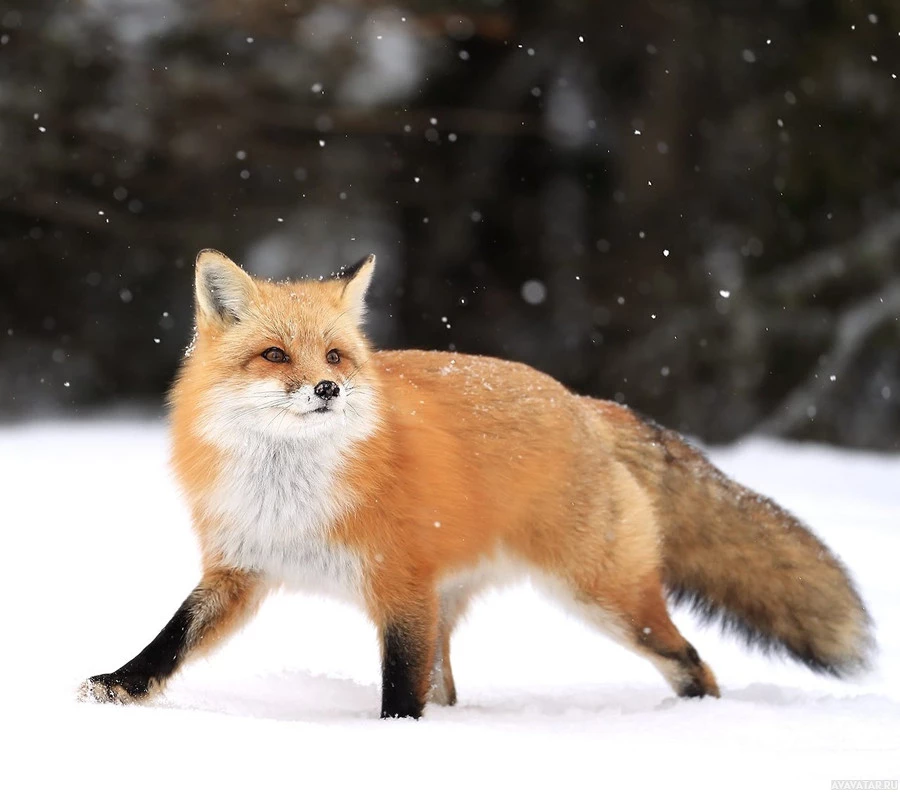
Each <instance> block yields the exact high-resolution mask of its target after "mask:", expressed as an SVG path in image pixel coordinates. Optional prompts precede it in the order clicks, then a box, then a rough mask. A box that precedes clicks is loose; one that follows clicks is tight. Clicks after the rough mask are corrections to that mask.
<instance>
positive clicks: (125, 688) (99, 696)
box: [78, 672, 154, 704]
mask: <svg viewBox="0 0 900 792" xmlns="http://www.w3.org/2000/svg"><path fill="white" fill-rule="evenodd" d="M153 687H154V685H153V684H152V680H149V679H147V677H145V676H140V675H137V674H120V673H118V672H113V673H112V674H98V675H97V676H92V677H91V678H90V679H88V680H85V681H84V682H83V683H82V685H81V687H80V688H78V699H79V701H99V702H102V703H112V704H136V703H137V702H140V701H143V700H145V699H146V698H147V697H148V696H149V695H150V694H151V693H152V692H153Z"/></svg>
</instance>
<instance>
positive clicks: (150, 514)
mask: <svg viewBox="0 0 900 792" xmlns="http://www.w3.org/2000/svg"><path fill="white" fill-rule="evenodd" d="M713 457H714V459H715V460H716V461H717V462H718V463H719V464H720V465H721V466H722V467H723V468H724V469H725V470H726V472H728V473H730V474H732V475H734V476H735V477H737V478H738V479H740V480H741V481H743V482H745V483H747V484H749V485H751V486H754V487H756V488H757V489H759V490H761V491H762V492H764V493H766V494H767V495H771V496H773V497H775V498H776V499H778V500H780V501H781V502H783V503H784V504H785V505H786V506H788V507H789V508H791V509H792V510H794V511H795V512H796V513H798V514H799V515H800V516H801V517H803V518H805V519H806V520H807V521H808V522H809V523H810V524H811V525H812V526H813V527H814V528H815V530H816V531H817V532H818V533H819V535H820V536H822V537H823V538H824V539H825V541H826V542H828V543H829V544H830V545H831V546H832V547H833V548H834V549H835V550H836V551H837V552H838V553H839V554H840V555H841V556H842V557H843V559H844V560H845V562H846V563H847V565H848V566H849V567H850V569H851V570H852V571H853V573H854V574H855V576H856V578H857V580H858V582H859V583H860V585H861V588H862V591H863V594H864V596H865V598H866V600H867V601H868V603H869V605H870V607H871V610H872V613H873V616H874V618H875V621H876V623H877V637H878V640H879V644H880V654H879V661H878V666H877V668H876V669H875V670H874V672H872V673H871V674H869V675H868V676H867V677H865V678H864V679H862V680H859V681H854V682H839V681H836V680H831V679H824V678H821V677H817V676H815V675H813V674H812V673H811V672H809V671H807V670H806V669H804V668H801V667H798V666H795V665H789V664H787V663H784V662H782V661H777V660H771V659H767V658H765V657H762V656H760V655H758V654H749V653H747V652H746V651H745V650H744V649H743V648H741V647H740V646H739V645H738V644H737V643H736V642H734V641H731V640H729V639H725V638H722V637H720V636H719V635H718V633H717V632H716V631H715V630H713V629H707V628H703V627H700V626H698V625H697V624H696V623H695V622H694V621H693V620H692V618H691V617H690V616H689V615H688V614H687V613H685V612H676V614H675V620H676V622H677V623H678V624H679V625H680V626H681V627H682V629H683V631H684V633H685V634H686V635H687V636H688V637H689V639H690V640H691V641H693V643H694V644H695V645H696V646H697V648H698V649H699V651H700V653H701V655H702V656H703V657H704V659H706V660H707V662H709V663H710V665H711V666H712V668H713V669H714V671H715V672H716V674H717V675H718V678H719V682H720V684H721V686H722V693H723V697H722V699H721V700H718V701H714V700H702V701H697V700H689V701H682V700H678V699H676V698H674V697H673V695H672V693H671V692H670V690H669V689H668V688H667V687H666V685H665V683H664V682H663V680H662V678H661V677H660V676H659V675H658V674H657V672H656V671H655V670H654V669H653V667H652V666H651V665H650V664H649V663H647V662H646V661H645V660H642V659H640V658H638V657H635V656H632V655H630V654H629V653H627V652H626V651H624V650H623V649H620V648H619V647H617V646H615V645H614V644H612V643H611V642H609V641H608V640H607V639H605V638H603V637H601V636H599V635H596V634H594V633H592V632H591V631H590V630H589V629H588V628H587V627H585V626H584V625H582V624H581V623H579V622H576V621H573V620H571V619H570V618H569V617H567V616H566V615H565V614H563V613H562V612H560V611H558V610H557V609H556V608H555V607H554V606H553V605H551V604H549V603H546V602H544V601H542V600H541V599H540V598H539V597H538V596H537V595H536V594H535V593H534V592H532V591H531V590H530V589H528V588H526V587H520V588H515V589H510V590H507V591H503V592H500V593H496V594H491V595H489V596H487V597H486V598H485V599H484V600H483V601H482V602H481V603H480V604H479V606H478V607H477V608H475V610H474V612H473V613H472V615H471V617H470V618H469V620H468V622H467V623H466V624H465V625H464V627H463V628H461V629H460V631H459V633H458V635H457V636H456V637H455V639H454V645H453V665H454V670H455V675H456V681H457V686H458V689H459V696H460V703H459V705H458V706H457V707H455V708H453V709H443V708H439V707H429V709H428V710H427V712H426V717H425V718H424V719H423V720H421V721H419V722H412V721H394V722H382V721H380V720H378V718H377V712H378V705H379V690H378V650H377V646H376V642H375V634H374V630H373V628H372V627H371V626H370V625H369V624H368V623H367V622H366V620H365V619H364V618H363V617H362V616H361V615H360V614H358V613H356V612H355V611H353V610H352V609H350V608H348V607H347V606H345V605H342V604H338V603H335V602H330V601H327V600H319V599H311V598H306V597H301V596H299V595H283V596H281V595H279V596H277V597H275V598H273V599H272V600H270V601H269V602H268V603H267V604H266V605H265V606H264V607H263V610H262V611H261V612H260V614H259V616H258V618H257V619H256V620H255V621H254V622H253V623H252V624H251V625H250V626H249V627H248V628H247V629H246V630H245V631H244V632H243V633H241V634H240V635H239V636H237V637H236V638H235V639H234V640H233V641H232V642H231V643H230V644H228V645H227V646H226V647H225V648H223V649H222V650H221V651H220V652H218V653H217V654H215V655H213V656H212V657H211V658H210V659H208V660H204V661H200V662H199V663H197V664H195V665H192V666H189V667H188V668H187V669H186V670H185V671H184V672H183V673H182V675H181V676H180V677H178V678H177V679H176V680H175V681H174V682H173V683H172V684H171V686H170V687H169V689H168V692H167V695H166V697H165V700H164V701H161V702H158V703H155V704H153V705H152V706H145V707H132V708H128V707H115V706H109V705H107V706H101V705H91V704H82V703H78V702H76V700H75V689H76V687H77V685H78V683H79V682H80V681H81V680H82V679H83V678H84V677H86V676H87V675H89V674H94V673H99V672H104V671H111V670H113V669H115V668H116V667H118V666H119V665H120V664H121V663H122V662H124V661H125V660H127V659H128V658H130V657H131V656H132V655H133V654H135V653H136V652H137V651H138V650H139V649H141V648H142V647H143V646H144V645H145V644H146V643H147V642H148V641H149V640H150V639H151V638H152V637H153V636H154V635H155V634H156V632H157V631H158V630H159V628H161V627H162V625H163V624H164V623H165V622H166V621H167V620H168V618H169V617H170V616H171V615H172V613H173V612H174V611H175V609H176V607H177V606H178V605H179V603H180V602H181V600H182V599H183V598H184V596H185V595H186V594H187V593H188V592H189V591H190V589H191V588H192V586H193V585H194V583H195V582H196V579H197V575H198V570H199V566H198V558H197V550H196V546H195V544H194V540H193V537H192V534H191V531H190V528H189V525H188V519H187V516H186V513H185V510H184V508H183V506H182V504H181V503H180V501H179V498H178V495H177V493H176V491H175V488H174V486H173V485H172V483H171V480H170V478H169V475H168V472H167V468H166V444H165V435H164V431H163V429H162V427H161V426H160V425H157V424H142V423H137V422H124V421H123V422H118V423H97V422H87V423H82V424H65V425H62V424H56V425H54V424H44V425H31V426H27V427H21V428H5V429H3V430H0V486H2V487H3V492H4V498H3V575H2V577H0V586H2V587H3V589H2V602H3V611H2V613H3V638H2V641H0V646H2V651H0V667H2V670H3V672H4V673H3V678H4V679H5V680H6V685H7V689H6V693H5V695H4V696H3V704H2V714H3V717H2V723H3V724H4V725H5V727H6V735H5V736H4V738H3V741H2V745H3V750H2V754H3V758H2V760H0V789H4V790H19V789H54V790H56V789H60V790H61V789H82V788H84V789H116V790H120V789H121V790H133V789H156V790H160V789H165V790H179V789H184V788H189V787H191V786H194V788H197V789H206V788H213V786H214V785H215V786H217V787H218V788H220V789H222V788H224V789H237V788H243V789H261V790H274V789H325V788H327V789H335V790H340V789H356V788H363V787H365V788H366V789H369V790H381V789H392V788H396V789H423V790H425V789H428V790H431V789H444V788H454V789H459V788H461V787H463V786H464V785H465V786H468V787H469V788H471V789H482V788H494V789H554V790H556V789H592V790H600V789H625V788H630V789H643V788H654V789H665V790H680V789H691V790H694V789H706V788H708V789H720V790H726V789H727V790H737V789H754V790H759V789H766V790H781V789H792V790H793V789H810V790H825V789H829V788H830V780H832V779H897V778H898V777H900V573H898V563H900V456H897V455H894V456H877V455H868V454H859V453H849V452H838V451H834V450H831V449H828V448H823V447H817V446H809V447H807V446H795V445H785V444H779V443H773V442H763V441H752V442H747V443H744V444H742V445H741V446H739V447H736V448H732V449H727V450H719V451H717V452H715V453H714V454H713ZM760 584H761V585H764V581H760ZM495 784H496V785H497V786H495ZM489 785H491V786H490V787H489Z"/></svg>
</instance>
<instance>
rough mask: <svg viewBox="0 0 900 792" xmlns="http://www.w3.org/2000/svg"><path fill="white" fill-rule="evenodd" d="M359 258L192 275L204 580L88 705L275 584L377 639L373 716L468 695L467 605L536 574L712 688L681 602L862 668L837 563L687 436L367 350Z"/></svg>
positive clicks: (179, 435) (152, 673) (195, 647)
mask: <svg viewBox="0 0 900 792" xmlns="http://www.w3.org/2000/svg"><path fill="white" fill-rule="evenodd" d="M374 267H375V258H374V256H369V257H368V258H367V259H365V260H364V261H363V262H361V263H360V264H359V265H357V266H356V267H355V268H353V269H352V270H351V271H349V272H347V273H344V274H343V275H342V276H340V277H337V278H335V279H332V280H325V281H301V282H293V283H270V282H264V281H260V280H255V279H253V278H252V277H251V276H249V275H248V274H247V273H245V272H244V271H243V270H242V269H241V268H240V267H238V266H237V265H236V264H234V263H233V262H232V261H231V260H230V259H228V258H227V257H226V256H224V255H223V254H221V253H219V252H217V251H214V250H203V251H201V253H200V254H199V256H198V257H197V267H196V309H197V311H196V313H197V315H196V321H197V334H196V339H195V345H194V347H193V350H192V352H191V353H190V354H189V355H188V356H187V357H186V359H185V361H184V364H183V366H182V368H181V371H180V373H179V375H178V378H177V381H176V384H175V386H174V388H173V390H172V393H171V397H170V405H171V436H172V460H173V466H174V470H175V473H176V476H177V479H178V481H179V483H180V486H181V488H182V490H183V492H184V494H185V496H186V498H187V501H188V504H189V506H190V509H191V514H192V518H193V527H194V530H195V531H196V534H197V537H198V538H199V542H200V548H201V551H202V562H203V574H202V579H201V580H200V582H199V584H198V585H197V587H196V588H195V589H194V590H193V592H191V594H190V595H189V596H188V598H187V599H186V600H185V601H184V604H183V605H182V606H181V607H180V608H179V610H178V611H177V613H176V614H175V615H174V616H173V617H172V619H171V621H170V622H169V623H168V624H167V625H166V626H165V627H164V628H163V630H162V632H160V633H159V635H158V636H157V637H156V638H155V639H154V640H153V641H152V642H151V643H150V644H149V645H148V646H147V647H146V648H145V649H144V650H143V651H142V652H141V653H140V654H138V655H137V656H136V657H135V658H134V659H132V660H130V661H129V662H127V663H126V664H125V665H123V666H122V667H121V668H120V669H119V670H118V671H114V672H113V673H110V674H101V675H99V676H94V677H91V678H90V679H89V680H87V681H86V682H85V683H84V684H83V685H82V687H81V689H80V695H81V697H82V698H86V699H94V700H97V701H112V702H118V703H126V702H134V701H144V700H147V699H149V698H150V697H152V696H153V695H154V694H156V693H158V692H159V691H160V690H161V689H162V688H163V686H164V685H165V683H166V680H168V679H169V678H170V677H171V675H172V674H173V673H174V672H175V671H176V670H178V669H179V668H180V667H181V666H182V664H183V663H185V662H186V661H188V660H190V659H192V658H194V657H197V656H198V655H200V654H202V653H204V652H208V651H209V650H211V649H212V648H213V647H215V646H216V645H217V644H218V643H219V642H220V641H222V640H223V639H224V638H226V637H227V636H228V635H230V634H232V633H233V632H235V631H236V630H237V629H238V628H239V627H240V626H241V625H242V624H244V623H245V622H246V621H247V620H248V619H249V618H250V617H251V616H252V615H253V613H254V612H255V610H256V609H257V607H258V606H259V604H260V603H261V602H262V600H263V598H264V597H265V596H266V593H267V592H268V591H270V590H271V589H272V588H273V587H277V586H280V585H285V586H288V587H294V588H298V589H313V590H318V591H325V592H330V593H332V594H335V595H337V596H340V597H343V598H346V599H348V600H350V601H353V602H355V603H358V604H359V605H360V606H361V607H362V608H364V609H365V611H366V612H367V613H368V615H369V616H370V617H371V618H372V620H373V621H374V623H375V625H376V626H377V628H378V633H379V637H380V642H381V656H382V682H383V686H382V705H381V715H382V717H386V718H389V717H413V718H418V717H420V716H421V715H422V712H423V708H424V707H425V705H426V703H427V702H429V701H431V702H434V703H438V704H445V705H450V704H454V703H455V702H456V688H455V685H454V681H453V672H452V670H451V666H450V638H451V635H452V634H453V630H454V627H455V626H456V625H457V624H458V623H459V621H460V619H461V618H462V616H463V614H464V613H465V612H466V609H467V607H468V606H469V603H470V602H471V600H472V598H473V596H475V595H476V594H477V593H478V592H479V591H481V590H482V589H483V588H485V587H486V586H489V585H492V584H496V583H498V582H501V581H507V580H510V579H515V578H517V577H519V576H529V577H530V578H531V579H532V580H533V581H534V582H535V583H536V585H538V586H539V587H540V588H541V589H543V590H544V591H546V592H547V594H549V595H550V596H551V597H553V598H554V599H557V600H560V601H561V602H562V603H563V604H564V605H566V606H568V607H569V608H571V609H572V610H574V612H575V613H577V614H578V615H579V616H580V617H582V618H583V619H584V620H585V621H586V622H588V623H589V624H591V625H593V626H594V627H596V628H597V629H599V630H601V631H603V632H605V633H607V634H608V635H610V636H611V637H612V638H613V639H615V640H616V641H619V642H620V643H622V644H624V645H625V646H626V647H629V648H630V649H632V650H634V651H635V652H636V653H637V654H640V655H643V656H644V657H646V658H647V659H649V660H650V662H652V663H653V664H654V665H655V666H656V667H657V668H658V669H659V671H660V672H661V673H662V675H663V676H664V677H665V678H666V680H667V681H668V682H669V684H670V685H671V686H672V688H673V689H674V690H675V692H676V693H677V694H678V695H680V696H718V695H719V688H718V686H717V684H716V680H715V677H714V676H713V673H712V671H711V670H710V669H709V667H708V666H707V665H706V664H705V663H704V662H703V661H702V660H701V659H700V657H699V655H698V654H697V651H696V650H695V649H694V647H693V646H692V645H691V644H690V643H688V641H687V640H685V638H684V637H683V636H682V635H681V633H680V632H679V631H678V629H677V628H676V627H675V625H674V624H673V623H672V621H671V619H670V618H669V613H668V610H667V606H666V598H667V595H668V596H669V597H670V598H671V599H672V600H674V601H675V602H679V601H685V602H688V603H689V604H692V605H694V606H695V607H696V608H698V609H699V610H700V612H701V613H702V614H704V615H706V616H709V617H714V616H719V617H721V619H722V620H723V622H724V625H725V626H727V627H730V628H734V629H736V630H737V631H738V632H740V633H741V634H743V635H744V637H746V638H747V639H748V641H749V642H750V643H752V644H756V645H759V646H761V647H763V648H768V649H780V650H783V651H784V652H785V653H786V654H788V655H789V656H791V657H793V658H794V659H796V660H799V661H800V662H802V663H805V664H806V665H807V666H809V667H810V668H812V669H813V670H814V671H819V672H825V673H830V674H834V675H838V676H842V675H845V674H848V673H851V672H854V671H857V670H859V669H862V668H864V667H865V666H866V665H867V662H868V657H869V654H870V651H871V649H872V648H873V639H872V637H871V622H870V619H869V617H868V615H867V612H866V608H865V606H864V604H863V602H862V600H861V599H860V596H859V594H857V592H856V590H855V588H854V585H853V583H852V581H851V580H850V578H849V575H848V574H847V572H846V570H845V569H844V567H843V566H842V565H841V563H840V561H839V560H838V559H837V558H836V557H835V556H834V555H833V554H832V553H831V551H830V550H829V549H828V548H827V547H826V546H825V545H824V544H822V542H820V541H819V540H818V539H817V538H816V537H815V536H814V535H813V534H812V533H811V532H810V531H809V530H807V528H806V527H804V525H803V524H801V523H800V522H799V521H798V520H797V519H796V518H794V517H793V516H791V515H790V514H789V513H788V512H786V511H785V510H783V509H781V508H780V507H779V506H777V505H776V504H775V503H773V502H772V501H770V500H768V499H766V498H764V497H762V496H760V495H757V494H756V493H754V492H751V491H750V490H748V489H746V488H744V487H742V486H741V485H739V484H737V483H735V482H733V481H730V480H729V479H727V478H726V477H725V476H724V475H723V474H722V473H720V472H719V471H718V470H717V469H716V468H715V467H713V466H712V465H711V464H710V463H709V462H708V461H707V459H706V458H705V457H704V456H703V454H701V453H700V452H699V451H698V450H696V449H695V448H694V447H693V446H691V445H690V444H688V443H687V442H686V441H685V440H684V439H683V438H682V437H681V436H679V435H678V434H676V433H675V432H673V431H669V430H667V429H663V428H662V427H660V426H658V425H656V424H655V423H653V422H652V421H649V420H647V419H644V418H642V417H640V416H639V415H637V414H636V413H634V412H632V411H631V410H629V409H627V408H625V407H623V406H620V405H618V404H615V403H611V402H607V401H599V400H597V399H593V398H588V397H584V396H577V395H575V394H573V393H571V392H570V391H568V390H567V389H566V388H564V387H563V386H562V385H561V384H559V383H558V382H556V381H555V380H553V379H552V378H550V377H549V376H547V375H545V374H541V373H539V372H537V371H535V370H533V369H531V368H529V367H528V366H525V365H522V364H519V363H511V362H506V361H501V360H495V359H491V358H484V357H473V356H467V355H461V354H451V353H446V352H419V351H402V352H375V351H373V349H372V347H371V346H370V344H369V342H368V341H367V339H366V336H365V335H364V333H363V330H362V324H363V319H364V314H365V294H366V290H367V288H368V286H369V282H370V280H371V278H372V274H373V271H374Z"/></svg>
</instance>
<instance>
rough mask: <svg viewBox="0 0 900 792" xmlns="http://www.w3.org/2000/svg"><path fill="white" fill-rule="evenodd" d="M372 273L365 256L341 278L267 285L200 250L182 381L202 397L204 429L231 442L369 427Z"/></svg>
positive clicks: (373, 411)
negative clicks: (191, 337)
mask: <svg viewBox="0 0 900 792" xmlns="http://www.w3.org/2000/svg"><path fill="white" fill-rule="evenodd" d="M374 269H375V256H369V257H368V258H366V259H365V260H364V261H362V262H361V263H360V264H359V265H357V266H356V267H354V268H353V269H352V270H350V271H349V272H347V273H345V274H344V275H343V276H342V277H340V278H335V279H332V280H325V281H316V280H310V281H296V282H289V283H271V282H268V281H262V280H257V279H255V278H252V277H250V275H248V274H247V273H246V272H244V270H242V269H241V268H240V267H238V266H237V264H235V263H234V262H233V261H231V260H230V259H229V258H228V257H227V256H225V255H223V254H222V253H219V252H218V251H216V250H202V251H201V252H200V254H199V255H198V256H197V265H196V282H195V293H196V322H197V337H196V340H195V343H194V348H193V350H192V353H191V355H190V358H189V359H188V360H187V361H186V364H185V367H184V369H183V371H182V374H181V377H180V382H179V387H180V388H182V389H188V390H190V391H193V393H194V396H195V397H196V398H194V399H191V401H192V403H194V405H195V409H196V413H197V414H196V421H197V422H198V424H199V426H198V428H199V430H200V432H201V433H202V434H203V435H205V436H206V437H207V438H208V439H210V440H213V441H214V442H218V443H226V444H229V443H230V444H234V443H242V442H245V441H246V440H247V439H248V437H252V436H255V435H258V434H260V433H262V434H267V435H272V436H277V437H280V438H285V439H291V438H302V437H311V436H319V435H326V434H328V433H332V434H337V433H341V434H342V435H345V434H347V433H348V432H349V434H350V435H352V436H356V437H364V436H366V435H367V434H369V433H371V431H372V429H373V428H374V423H375V421H376V420H377V402H376V387H375V385H376V383H375V380H374V374H373V373H372V372H371V370H370V367H369V366H368V362H369V358H370V356H371V354H372V350H371V348H370V346H369V343H368V341H367V339H366V337H365V335H364V334H363V332H362V329H361V325H362V321H363V318H364V315H365V295H366V290H367V289H368V286H369V282H370V281H371V279H372V274H373V272H374Z"/></svg>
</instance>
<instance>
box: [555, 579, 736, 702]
mask: <svg viewBox="0 0 900 792" xmlns="http://www.w3.org/2000/svg"><path fill="white" fill-rule="evenodd" d="M603 588H604V590H603V591H598V590H597V587H596V586H593V585H585V584H583V583H582V584H580V585H576V586H574V587H573V586H572V585H571V583H569V582H566V583H565V584H563V585H562V586H561V587H557V586H554V594H556V596H557V598H562V599H563V600H564V605H566V606H567V609H569V610H574V611H575V612H576V614H577V615H579V616H580V617H581V618H583V619H584V620H585V621H587V622H588V623H590V624H591V625H592V626H594V627H596V628H598V629H600V630H601V631H602V632H604V633H606V634H607V635H609V636H610V637H611V638H612V639H613V640H615V641H616V642H617V643H619V644H621V645H622V646H624V647H625V648H627V649H631V650H632V651H633V652H635V653H637V654H640V655H642V656H643V657H646V658H647V659H648V660H650V662H651V663H653V665H654V666H656V668H657V669H658V670H659V671H660V673H662V675H663V676H664V677H665V679H666V681H667V682H668V683H669V684H670V685H671V687H672V689H673V690H674V691H675V693H677V694H678V695H679V696H681V697H684V698H702V697H703V696H714V697H716V698H718V696H719V687H718V684H717V683H716V679H715V676H714V675H713V673H712V671H711V670H710V669H709V667H708V666H707V665H706V664H705V663H704V662H703V661H702V660H701V659H700V656H699V655H698V654H697V650H696V649H694V647H693V646H691V644H690V643H689V642H688V641H687V640H686V639H685V638H684V636H683V635H682V634H681V633H680V632H679V631H678V628H677V627H676V626H675V625H674V624H673V623H672V620H671V618H670V617H669V612H668V609H667V607H666V601H665V597H664V596H663V590H662V586H661V585H660V583H659V578H658V576H657V575H656V574H652V575H649V576H648V577H647V578H645V580H644V581H643V582H642V583H641V584H640V585H638V586H636V587H631V590H630V591H629V590H627V589H626V592H625V596H617V597H616V598H615V599H613V598H611V597H610V596H609V595H608V593H607V590H608V587H607V586H604V587H603ZM560 595H562V596H561V597H560Z"/></svg>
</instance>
